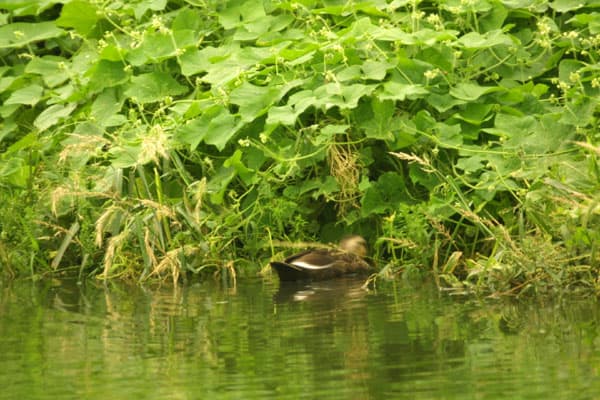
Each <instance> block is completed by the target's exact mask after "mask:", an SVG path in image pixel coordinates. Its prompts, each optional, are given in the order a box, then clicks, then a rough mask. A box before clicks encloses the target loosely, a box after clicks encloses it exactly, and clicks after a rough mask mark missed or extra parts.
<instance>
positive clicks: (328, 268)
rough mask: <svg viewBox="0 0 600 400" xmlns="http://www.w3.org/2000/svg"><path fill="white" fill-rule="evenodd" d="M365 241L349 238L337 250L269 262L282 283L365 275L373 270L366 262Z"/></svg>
mask: <svg viewBox="0 0 600 400" xmlns="http://www.w3.org/2000/svg"><path fill="white" fill-rule="evenodd" d="M366 255H367V249H366V241H365V240H364V239H363V238H362V237H360V236H350V237H348V238H345V239H343V240H342V241H341V242H340V246H339V248H337V249H310V250H306V251H303V252H301V253H298V254H294V255H293V256H290V257H288V258H286V259H285V260H283V261H273V262H271V267H272V268H273V269H274V270H275V271H277V274H278V275H279V279H280V280H281V281H288V282H289V281H301V280H325V279H333V278H337V277H341V276H344V275H348V274H357V273H366V272H369V271H370V270H371V269H372V267H371V265H370V264H369V263H368V262H367V261H366V260H365V257H366Z"/></svg>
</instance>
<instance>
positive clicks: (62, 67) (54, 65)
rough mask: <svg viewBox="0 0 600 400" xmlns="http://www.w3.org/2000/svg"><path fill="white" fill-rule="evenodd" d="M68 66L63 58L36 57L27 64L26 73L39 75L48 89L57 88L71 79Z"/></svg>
mask: <svg viewBox="0 0 600 400" xmlns="http://www.w3.org/2000/svg"><path fill="white" fill-rule="evenodd" d="M68 65H69V62H68V61H67V60H66V59H65V58H63V57H56V56H45V57H41V58H40V57H36V58H34V59H32V60H31V61H30V62H29V63H28V64H27V66H26V67H25V72H27V73H28V74H39V75H41V77H42V79H43V80H44V83H45V84H46V85H47V86H48V87H55V86H58V85H60V84H61V83H63V82H65V81H66V80H68V79H69V74H68Z"/></svg>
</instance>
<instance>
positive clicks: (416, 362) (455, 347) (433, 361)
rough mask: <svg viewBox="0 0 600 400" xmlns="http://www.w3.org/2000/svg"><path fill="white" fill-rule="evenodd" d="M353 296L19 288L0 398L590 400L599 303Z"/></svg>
mask: <svg viewBox="0 0 600 400" xmlns="http://www.w3.org/2000/svg"><path fill="white" fill-rule="evenodd" d="M361 285H362V281H360V280H359V281H356V280H339V281H330V282H322V283H318V284H317V283H315V284H311V285H298V286H289V287H288V286H286V287H282V288H279V283H278V282H277V281H276V279H275V278H274V279H273V280H244V281H241V282H238V284H237V286H236V287H223V285H219V284H217V283H215V282H205V283H201V284H193V285H188V286H185V287H183V286H182V287H175V288H173V287H171V286H168V285H167V286H163V287H160V288H143V287H140V286H127V285H123V284H119V285H115V284H110V285H108V286H102V285H101V284H99V283H97V282H88V283H86V284H84V285H76V284H74V283H72V282H69V281H53V282H52V283H49V282H45V283H37V284H33V283H31V282H14V283H12V284H11V285H9V286H5V287H4V288H2V292H1V294H0V389H1V390H0V398H7V399H103V400H104V399H124V398H131V399H142V398H144V399H234V398H235V399H299V398H301V399H391V398H394V399H403V398H405V399H473V398H476V399H496V398H508V399H538V398H540V399H560V398H564V399H597V398H599V397H600V378H599V375H600V338H599V333H600V329H599V325H598V324H599V322H600V307H599V305H598V302H597V301H596V299H591V300H590V299H588V300H579V301H576V300H553V301H540V300H532V301H530V302H528V303H517V302H514V301H508V300H474V299H458V298H453V297H450V296H448V295H444V294H440V293H438V292H437V291H436V290H435V289H434V288H432V287H429V286H427V285H422V286H410V285H408V284H404V283H397V284H396V285H389V286H388V287H378V288H377V290H372V291H365V290H363V289H361Z"/></svg>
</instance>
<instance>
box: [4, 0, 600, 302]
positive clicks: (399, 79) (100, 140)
mask: <svg viewBox="0 0 600 400" xmlns="http://www.w3.org/2000/svg"><path fill="white" fill-rule="evenodd" d="M63 3H64V4H63ZM0 8H2V9H4V10H5V11H3V12H2V13H0V21H2V22H3V24H2V26H1V27H0V59H1V60H2V66H1V67H0V99H1V104H2V105H1V106H0V118H2V124H1V125H0V149H1V151H2V155H0V159H1V160H2V162H1V163H0V192H1V197H2V200H3V201H6V202H12V203H13V204H16V202H17V201H21V200H19V199H23V198H25V199H26V202H27V204H28V205H29V206H30V207H31V210H32V211H31V212H32V213H33V215H35V217H32V218H31V219H29V220H22V219H21V220H19V219H16V218H14V217H12V218H11V217H10V216H7V218H5V221H7V222H4V223H3V224H2V232H3V233H2V234H3V236H5V237H8V236H11V237H13V236H15V237H13V240H16V242H20V243H21V244H24V243H35V245H33V244H31V246H33V249H32V250H34V251H33V254H34V255H35V257H37V258H36V262H31V261H30V264H35V265H40V266H41V267H40V270H44V269H56V268H57V267H58V266H59V265H76V266H77V268H79V270H80V272H81V273H83V272H86V273H92V274H97V273H102V275H103V276H105V277H109V276H118V275H123V274H124V275H127V276H133V277H137V278H139V277H147V276H152V275H153V274H157V275H163V274H164V273H165V272H171V274H172V276H173V277H174V278H175V279H179V278H180V276H182V272H187V271H195V272H198V271H201V270H204V269H205V268H206V267H211V270H212V269H213V268H216V269H217V270H218V271H225V272H226V274H229V275H230V276H231V275H234V271H237V272H238V273H239V272H240V271H243V270H245V268H242V267H241V266H242V265H244V263H243V262H242V261H240V260H242V259H256V258H261V257H265V256H267V255H269V254H270V255H271V256H273V255H275V254H276V249H275V247H274V243H276V241H282V240H285V241H297V240H314V239H319V240H321V241H333V240H336V239H337V238H339V237H340V236H341V235H342V234H343V233H344V232H356V233H361V234H363V235H365V236H366V237H368V238H369V239H370V241H371V243H372V244H373V246H374V249H375V253H376V258H379V259H380V260H381V261H380V263H381V264H382V265H386V268H384V270H385V271H388V272H389V271H392V272H394V273H396V272H405V273H406V272H408V271H414V270H416V271H421V270H429V269H430V268H428V266H432V268H431V269H432V270H433V271H434V273H435V275H436V278H437V279H438V283H439V284H440V286H441V285H449V286H451V287H460V288H463V289H464V288H469V289H470V288H473V287H474V288H482V289H483V290H494V291H499V290H510V289H511V288H514V287H519V288H523V287H529V286H528V285H529V283H530V282H534V281H536V280H538V278H537V276H538V275H535V277H534V276H533V275H527V274H525V271H526V270H527V268H528V267H527V266H526V265H519V263H518V262H516V261H515V260H517V259H518V257H515V255H519V254H525V253H527V254H529V252H530V251H533V252H535V250H532V249H531V246H525V245H523V243H525V242H527V243H530V242H528V241H527V240H526V239H527V238H528V237H531V236H535V237H541V238H543V239H544V240H543V242H544V243H546V244H549V245H551V246H552V248H560V249H561V250H563V252H562V254H564V262H561V263H559V265H558V266H557V267H556V268H557V269H561V268H563V267H564V266H565V265H575V266H577V268H580V269H581V267H582V266H584V267H585V268H587V270H588V271H596V268H597V255H596V250H595V249H596V243H597V240H596V238H597V236H598V234H597V233H596V232H597V230H596V229H595V227H596V222H597V216H596V214H597V212H596V209H597V207H596V203H597V200H596V199H597V195H596V191H595V189H596V188H597V186H598V165H597V160H596V157H597V154H598V153H600V151H599V150H598V148H597V147H596V142H597V141H598V133H599V132H598V123H597V122H598V109H599V100H598V99H599V98H600V96H599V95H600V93H599V91H600V73H599V70H600V67H599V64H598V63H599V61H598V58H599V57H598V54H600V52H599V50H600V22H599V21H600V14H599V13H598V4H597V3H595V2H594V1H592V0H589V1H578V2H572V1H567V0H564V1H555V2H553V3H551V4H548V3H545V2H533V3H532V2H522V1H512V0H511V1H509V0H505V1H500V0H486V1H454V0H445V1H438V2H427V1H419V0H411V1H409V0H392V1H390V0H370V1H364V2H356V1H345V0H344V1H341V0H298V1H291V0H265V1H254V0H247V1H243V0H230V1H211V0H206V1H202V2H194V1H190V0H178V1H167V0H137V1H133V2H125V1H119V0H112V1H110V2H97V1H92V0H73V1H70V2H63V1H54V0H44V1H37V0H20V1H18V2H14V1H8V2H6V1H5V2H2V1H0ZM34 220H39V221H43V222H44V224H43V225H40V226H38V227H37V229H38V230H39V231H38V232H36V233H33V234H28V235H24V234H22V235H20V236H19V234H14V232H13V231H19V230H26V229H25V227H26V226H28V225H31V224H32V223H33V221H34ZM28 231H31V229H28ZM69 232H71V234H69ZM16 237H19V239H16ZM45 237H48V238H49V239H43V238H45ZM8 243H9V241H8V239H6V240H4V239H2V241H1V242H0V246H2V248H6V249H4V250H3V253H5V254H6V255H5V256H4V258H5V259H6V260H8V259H11V260H12V258H11V256H9V255H8V253H10V251H8V250H7V248H8V246H9V245H8ZM40 243H42V245H40ZM28 246H29V245H28ZM524 248H528V249H529V250H527V251H525V250H523V249H524ZM524 252H525V253H524ZM1 254H2V253H0V255H1ZM528 257H529V256H528ZM90 258H91V260H94V261H95V262H93V263H89V264H88V261H87V260H88V259H90ZM525 258H526V259H528V260H531V259H536V257H533V256H531V257H529V258H527V257H525ZM100 259H101V260H102V262H103V264H102V267H100V268H94V267H90V266H89V265H91V264H96V262H98V261H99V260H100ZM509 260H510V261H509ZM11 262H15V261H14V260H13V261H11ZM507 263H510V268H509V267H506V268H505V267H504V266H505V265H506V264H507ZM43 265H45V266H46V267H42V266H43ZM233 266H236V267H237V268H233ZM511 268H514V269H515V272H514V273H512V272H511V273H509V272H506V271H505V269H511ZM585 268H584V269H585ZM497 269H500V270H502V271H503V273H502V274H499V276H502V277H503V278H502V279H500V280H499V281H498V279H495V280H494V281H495V282H496V284H494V285H491V284H489V280H488V279H487V277H489V276H496V275H498V274H496V275H495V273H494V272H493V271H495V270H497ZM511 271H512V270H511ZM555 272H556V271H555ZM590 273H591V272H590ZM553 274H554V275H556V274H555V273H554V272H553ZM183 275H185V274H183ZM481 276H485V277H486V278H485V279H481V278H480V277H481ZM523 276H528V277H527V278H522V277H523ZM578 276H579V275H578ZM575 281H577V280H575ZM486 282H488V283H486ZM498 282H501V283H498ZM572 282H574V281H568V283H572ZM586 282H587V283H586V284H587V285H591V286H593V285H594V284H595V283H594V282H591V281H590V280H589V279H588V280H586ZM490 288H493V289H490Z"/></svg>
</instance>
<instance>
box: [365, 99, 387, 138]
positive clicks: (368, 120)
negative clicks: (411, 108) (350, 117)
mask: <svg viewBox="0 0 600 400" xmlns="http://www.w3.org/2000/svg"><path fill="white" fill-rule="evenodd" d="M370 108H371V110H370V111H371V112H370V113H368V114H366V113H365V112H364V111H362V112H361V111H360V110H359V111H358V112H357V114H358V115H360V114H363V115H364V117H362V118H361V120H360V127H361V128H363V129H364V132H365V136H366V137H368V138H369V139H381V140H393V139H394V134H393V132H392V129H393V128H394V126H393V124H392V123H391V122H392V118H393V116H394V112H395V105H394V102H393V101H391V100H383V101H382V100H379V99H378V98H373V99H372V100H371V104H370ZM365 114H366V115H365ZM358 115H357V118H358Z"/></svg>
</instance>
